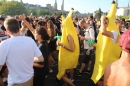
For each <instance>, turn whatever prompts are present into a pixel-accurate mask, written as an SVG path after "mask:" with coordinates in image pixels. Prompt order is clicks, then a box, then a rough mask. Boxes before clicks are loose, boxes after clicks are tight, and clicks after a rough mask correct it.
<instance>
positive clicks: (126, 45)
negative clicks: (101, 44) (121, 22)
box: [120, 30, 130, 53]
mask: <svg viewBox="0 0 130 86" xmlns="http://www.w3.org/2000/svg"><path fill="white" fill-rule="evenodd" d="M120 46H121V48H122V50H124V51H126V52H128V53H130V30H127V31H125V32H124V33H123V34H122V35H121V37H120Z"/></svg>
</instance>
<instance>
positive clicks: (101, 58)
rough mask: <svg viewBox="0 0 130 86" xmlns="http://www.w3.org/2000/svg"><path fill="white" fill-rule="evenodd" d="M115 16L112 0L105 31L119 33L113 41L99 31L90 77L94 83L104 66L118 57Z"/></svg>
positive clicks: (99, 76)
mask: <svg viewBox="0 0 130 86" xmlns="http://www.w3.org/2000/svg"><path fill="white" fill-rule="evenodd" d="M115 17H116V3H115V1H113V3H112V6H111V9H110V12H109V14H108V15H107V18H108V20H109V24H108V27H107V31H113V30H114V31H116V32H118V34H119V35H118V38H117V41H116V43H114V42H113V41H112V39H111V38H110V37H107V36H104V35H102V33H101V32H99V35H98V42H97V44H96V61H95V66H94V71H93V75H92V78H91V79H92V80H93V81H94V83H97V82H98V81H99V80H100V78H101V77H102V76H103V74H104V69H105V67H106V66H107V65H108V64H110V63H111V62H113V61H115V60H117V59H119V57H120V53H121V48H120V46H119V45H118V41H119V36H120V33H119V29H118V28H117V26H116V24H115Z"/></svg>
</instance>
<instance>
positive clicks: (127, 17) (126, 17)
mask: <svg viewBox="0 0 130 86" xmlns="http://www.w3.org/2000/svg"><path fill="white" fill-rule="evenodd" d="M117 18H118V19H122V18H124V19H129V16H117Z"/></svg>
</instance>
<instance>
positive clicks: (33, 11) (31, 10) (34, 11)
mask: <svg viewBox="0 0 130 86" xmlns="http://www.w3.org/2000/svg"><path fill="white" fill-rule="evenodd" d="M29 12H30V14H31V13H32V14H33V15H37V12H36V10H35V9H33V8H31V9H30V11H29Z"/></svg>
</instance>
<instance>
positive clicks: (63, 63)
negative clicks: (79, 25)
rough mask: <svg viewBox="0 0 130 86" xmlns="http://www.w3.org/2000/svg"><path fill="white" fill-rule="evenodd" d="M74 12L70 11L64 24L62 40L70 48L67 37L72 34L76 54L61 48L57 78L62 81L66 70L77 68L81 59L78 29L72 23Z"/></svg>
mask: <svg viewBox="0 0 130 86" xmlns="http://www.w3.org/2000/svg"><path fill="white" fill-rule="evenodd" d="M72 13H73V10H71V11H70V13H69V14H68V16H67V18H66V19H65V20H64V21H63V22H62V25H63V27H62V38H61V43H62V44H64V45H65V46H68V47H69V42H68V39H67V36H68V35H69V34H70V35H71V36H72V38H73V40H74V45H75V50H74V52H71V51H68V50H66V49H65V48H63V47H60V48H59V58H58V75H57V78H58V79H59V80H60V79H61V78H62V76H63V75H64V74H65V70H66V69H72V68H76V66H77V63H78V58H79V42H78V36H77V33H76V29H75V28H74V25H73V21H72Z"/></svg>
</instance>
